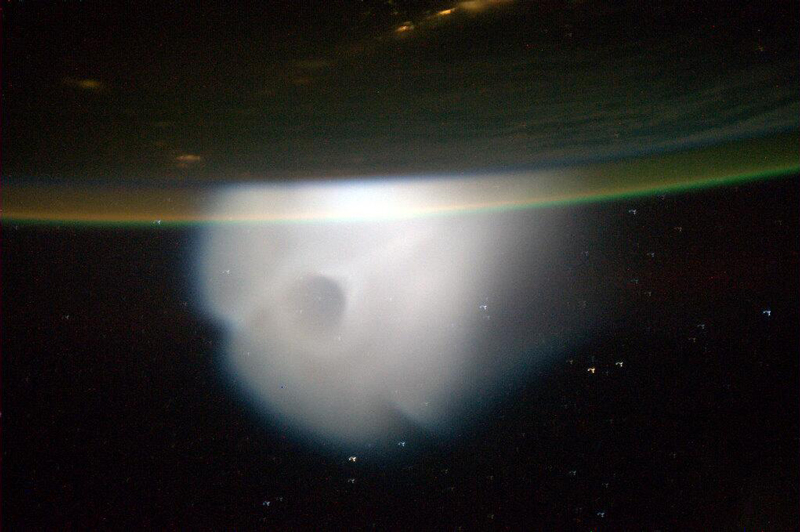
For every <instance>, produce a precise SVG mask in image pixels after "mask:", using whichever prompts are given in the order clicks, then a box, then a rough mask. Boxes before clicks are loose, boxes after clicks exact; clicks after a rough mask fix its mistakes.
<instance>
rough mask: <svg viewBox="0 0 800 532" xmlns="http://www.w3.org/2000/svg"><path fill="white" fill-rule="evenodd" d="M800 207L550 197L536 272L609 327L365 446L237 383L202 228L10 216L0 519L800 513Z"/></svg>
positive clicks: (338, 519)
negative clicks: (475, 404)
mask: <svg viewBox="0 0 800 532" xmlns="http://www.w3.org/2000/svg"><path fill="white" fill-rule="evenodd" d="M799 199H800V190H799V189H798V180H797V178H786V179H781V180H775V181H769V182H762V183H759V184H752V185H748V186H739V187H735V188H726V189H717V190H711V191H705V192H698V193H692V194H669V195H665V196H654V197H650V198H640V199H635V200H619V201H615V202H610V203H601V204H594V205H583V206H575V207H561V208H559V209H553V210H556V211H559V210H560V214H562V215H563V216H561V218H562V219H563V220H564V221H563V225H562V226H560V227H553V228H552V229H551V232H552V234H553V235H556V236H557V235H562V243H563V249H562V251H561V252H560V255H559V256H558V257H556V258H555V259H554V262H553V263H552V264H550V265H548V266H547V268H548V269H547V271H546V272H545V273H543V275H550V276H555V277H556V278H558V277H559V276H560V280H561V281H563V280H564V279H565V277H566V280H567V281H568V282H567V283H564V284H566V285H570V286H572V288H570V289H568V290H566V292H565V293H564V298H565V300H566V301H567V302H568V303H569V304H570V305H571V307H570V306H567V307H565V308H573V309H575V310H574V312H580V308H581V306H582V305H581V302H582V301H583V302H585V303H584V304H585V305H586V306H588V307H590V310H595V311H598V312H599V314H603V313H606V312H607V313H608V315H609V316H613V319H609V320H605V321H604V327H603V328H602V329H601V330H595V331H594V332H593V333H592V336H591V341H590V342H588V343H585V344H584V345H583V347H580V348H578V349H571V350H568V351H566V352H563V353H560V354H558V355H557V356H554V357H552V358H551V359H549V360H547V361H545V362H542V363H541V364H534V369H533V372H532V374H531V376H530V378H528V379H527V380H526V381H524V382H522V383H515V384H513V385H512V384H510V385H508V386H501V391H500V392H499V394H498V395H497V396H496V397H494V398H493V399H492V401H493V404H491V405H488V407H487V405H482V406H484V407H487V408H488V409H489V410H490V411H491V414H490V415H486V416H485V417H484V418H482V419H481V420H480V421H479V422H478V423H477V424H475V425H473V426H471V427H469V428H467V429H465V430H464V431H463V432H462V433H461V434H459V435H458V436H457V437H456V438H454V439H453V440H449V441H445V440H437V439H435V438H424V437H423V436H421V435H417V436H412V437H409V439H408V442H407V446H406V447H404V448H399V447H397V446H396V445H393V444H392V443H393V442H389V443H388V444H387V445H384V446H382V447H381V446H376V447H375V448H374V449H372V450H370V451H364V452H363V453H362V452H353V453H352V454H357V455H359V461H358V462H356V463H351V462H349V461H348V460H347V456H348V454H350V453H348V452H346V451H343V450H337V449H333V448H330V449H329V448H326V447H324V446H320V445H319V444H316V445H308V442H306V441H304V440H303V439H302V438H299V437H296V436H293V435H292V434H291V433H288V432H287V430H286V429H285V428H284V427H281V426H271V425H269V424H267V423H265V422H264V421H263V420H261V419H259V418H257V417H256V416H254V415H253V413H252V412H251V411H250V410H249V409H248V408H247V406H246V405H245V404H243V403H241V402H240V401H239V400H238V399H237V397H236V396H235V395H234V394H232V393H231V390H230V385H229V383H228V382H227V381H226V379H225V378H224V376H223V374H222V373H221V372H220V360H219V357H220V356H221V352H220V349H219V348H220V345H221V344H220V343H221V341H222V334H221V331H219V330H215V329H214V328H213V327H212V326H211V325H210V324H209V323H206V322H204V321H202V320H201V319H200V318H198V317H197V316H196V315H195V314H194V309H193V307H192V290H193V289H192V287H191V284H190V283H189V280H188V279H187V278H186V273H187V257H189V256H190V255H191V251H192V246H193V242H194V241H195V240H196V238H195V236H194V235H193V234H192V230H190V229H170V228H164V229H162V228H147V229H141V230H140V229H90V228H83V229H81V228H74V227H68V226H46V227H42V226H40V227H37V226H30V225H22V226H19V225H12V224H4V225H3V233H2V238H3V240H2V243H3V280H2V294H3V322H2V354H3V359H2V364H3V366H2V378H3V381H2V382H3V390H2V394H3V395H2V422H3V424H2V430H3V440H2V443H3V463H2V467H3V470H2V475H3V477H2V481H3V482H2V488H3V490H2V496H3V501H2V504H3V507H2V509H3V514H2V518H3V524H4V525H5V526H6V527H8V528H9V529H23V530H31V529H65V528H75V529H96V528H110V529H117V528H122V527H128V528H134V529H141V528H144V529H234V528H235V529H254V528H265V529H278V530H281V529H300V528H310V529H320V528H325V529H371V528H375V529H419V528H431V529H440V530H454V529H459V527H460V528H461V529H464V530H469V529H489V530H491V529H511V530H521V529H541V530H744V529H746V530H796V529H797V528H798V524H799V523H800V519H799V516H798V471H800V468H799V467H798V466H799V465H800V464H798V435H800V433H799V432H798V420H799V419H800V417H799V415H800V412H798V392H799V390H798V382H799V381H798V347H799V346H798V328H797V323H798V319H799V318H800V316H798V275H797V272H798V267H799V266H800V264H798V250H799V249H798V242H799V241H798V236H800V235H798V229H799V227H798V219H799V218H798V214H799V213H798V205H799V204H800V202H798V200H799ZM631 209H635V210H636V214H633V213H632V212H630V210H631ZM587 251H588V256H587V254H586V253H585V252H587ZM650 252H653V253H655V255H654V257H650V256H649V255H648V253H650ZM576 264H577V265H578V266H577V267H575V266H574V265H576ZM591 307H595V308H594V309H591ZM765 310H769V311H770V313H769V314H770V315H769V316H767V315H766V314H765V313H764V311H765ZM513 321H514V316H510V315H509V316H505V317H504V316H502V314H501V315H498V319H497V321H496V324H495V327H498V328H500V329H502V328H503V327H504V326H505V325H504V323H511V322H513ZM617 362H622V363H623V366H622V367H620V366H618V365H617ZM589 367H595V368H596V371H595V373H593V374H592V373H589V372H588V371H587V369H588V368H589ZM350 479H354V482H352V483H351V482H350Z"/></svg>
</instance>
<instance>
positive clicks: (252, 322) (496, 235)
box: [199, 180, 507, 442]
mask: <svg viewBox="0 0 800 532" xmlns="http://www.w3.org/2000/svg"><path fill="white" fill-rule="evenodd" d="M476 183H478V181H473V182H467V181H465V180H448V181H445V182H442V181H419V180H418V181H407V182H401V181H391V182H372V183H369V184H367V183H361V184H358V183H353V182H349V183H328V184H319V183H317V184H303V185H286V186H275V185H272V186H241V187H237V188H232V189H229V190H227V191H225V192H222V193H220V196H219V198H218V201H217V202H216V207H215V209H216V210H215V212H214V213H213V216H214V217H216V218H223V219H224V218H226V217H228V216H231V217H234V218H239V217H242V216H243V217H244V218H247V217H248V216H249V215H252V214H255V213H256V212H260V213H261V214H263V213H265V212H268V211H269V210H270V209H271V208H276V207H277V206H278V205H280V206H282V207H284V208H285V207H286V206H287V205H291V206H293V208H295V209H297V210H299V211H306V210H307V211H310V212H328V213H330V212H336V213H337V217H336V218H335V219H334V220H331V219H330V218H327V219H326V220H317V221H309V222H305V223H286V224H257V223H253V224H247V223H243V224H230V225H222V224H219V225H214V226H210V227H208V228H207V229H206V231H207V232H206V236H205V242H204V246H203V250H202V253H201V255H200V258H199V260H200V272H201V274H200V275H201V277H200V282H201V285H202V288H203V293H204V297H205V302H204V306H205V308H206V310H207V311H208V312H209V313H210V314H211V315H212V316H213V317H215V318H216V319H218V320H219V321H221V322H223V323H224V324H225V325H226V326H227V329H228V331H229V338H228V344H227V357H228V362H229V368H230V370H231V372H232V375H233V376H234V377H235V378H236V379H237V381H238V382H240V383H242V384H243V385H244V386H243V388H244V389H245V390H246V391H247V393H248V395H249V397H250V398H252V399H254V400H255V401H254V402H255V404H256V405H258V406H260V407H263V408H264V409H266V411H267V412H269V413H270V414H271V415H273V416H275V417H277V418H279V419H282V420H284V421H287V420H288V421H289V422H290V423H292V424H293V425H294V426H295V427H296V428H299V429H302V430H304V431H308V432H311V433H314V434H316V435H318V436H322V437H325V438H328V439H331V440H337V441H345V442H356V441H364V440H366V439H369V438H374V437H380V436H384V435H389V434H392V433H393V431H394V430H395V429H397V428H398V426H400V425H402V424H403V423H406V422H407V421H409V420H410V421H412V422H413V423H415V424H417V425H421V426H423V427H426V428H428V429H431V430H438V429H440V428H444V427H450V426H452V423H453V422H454V418H453V415H454V413H455V412H456V411H457V410H459V407H460V406H462V403H463V401H464V400H467V399H468V398H469V396H470V393H471V392H472V391H473V390H474V387H475V386H478V385H479V384H485V383H486V381H485V379H486V376H487V375H491V374H492V373H493V371H492V370H491V369H490V370H489V371H487V369H486V368H478V367H477V366H476V364H475V360H476V356H477V355H478V353H477V352H476V351H477V349H478V346H479V345H480V344H481V338H479V337H477V335H478V333H476V331H479V330H480V327H479V326H478V325H480V322H481V320H487V319H490V316H491V315H490V311H491V309H490V308H489V305H488V304H486V302H487V294H489V293H490V292H491V291H492V285H493V282H495V280H496V274H497V272H498V268H501V263H500V259H501V257H502V255H503V250H504V248H506V247H507V238H506V236H504V231H503V228H502V227H499V226H497V223H498V222H497V221H492V220H491V218H490V217H489V216H487V215H476V214H472V215H458V216H419V215H418V210H417V208H418V207H420V206H424V205H425V204H426V203H427V202H429V201H431V199H432V195H433V196H435V195H437V194H442V193H444V192H445V190H449V191H450V194H452V195H454V196H457V195H458V194H461V193H463V191H464V190H467V191H469V193H470V194H473V193H475V192H476V191H475V190H473V188H474V187H475V186H478V185H477V184H476ZM482 186H484V187H487V188H488V189H491V188H494V186H495V183H494V182H493V181H490V180H486V181H484V182H483V185H482ZM434 199H435V198H434ZM495 376H496V374H495Z"/></svg>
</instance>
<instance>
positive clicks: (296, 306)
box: [289, 275, 346, 333]
mask: <svg viewBox="0 0 800 532" xmlns="http://www.w3.org/2000/svg"><path fill="white" fill-rule="evenodd" d="M289 304H290V308H291V312H292V313H293V314H294V318H295V320H296V323H297V325H298V326H299V327H302V328H304V329H307V330H308V332H309V333H318V332H326V331H329V330H331V329H334V328H335V327H337V326H338V325H339V323H340V322H341V320H342V316H343V315H344V310H345V306H346V301H345V296H344V292H343V291H342V289H341V288H340V286H339V284H338V283H337V282H336V281H334V280H333V279H330V278H328V277H324V276H321V275H315V276H309V277H305V278H303V279H301V280H300V281H299V282H297V283H296V284H295V285H294V286H293V287H292V288H291V290H290V291H289Z"/></svg>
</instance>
